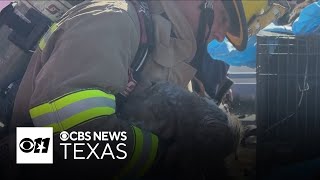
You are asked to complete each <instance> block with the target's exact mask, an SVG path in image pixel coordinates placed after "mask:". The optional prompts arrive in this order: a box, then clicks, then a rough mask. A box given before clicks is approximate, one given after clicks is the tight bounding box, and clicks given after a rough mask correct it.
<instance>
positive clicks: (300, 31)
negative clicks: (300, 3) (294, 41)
mask: <svg viewBox="0 0 320 180" xmlns="http://www.w3.org/2000/svg"><path fill="white" fill-rule="evenodd" d="M292 31H293V33H294V34H297V35H306V34H310V33H319V32H320V1H317V2H314V3H312V4H310V5H308V6H307V7H305V8H304V9H302V10H301V12H300V16H299V17H298V18H297V19H296V20H295V21H294V23H293V24H292Z"/></svg>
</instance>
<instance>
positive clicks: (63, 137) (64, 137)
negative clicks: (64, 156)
mask: <svg viewBox="0 0 320 180" xmlns="http://www.w3.org/2000/svg"><path fill="white" fill-rule="evenodd" d="M60 139H61V141H67V140H68V139H69V133H68V132H67V131H62V132H61V133H60Z"/></svg>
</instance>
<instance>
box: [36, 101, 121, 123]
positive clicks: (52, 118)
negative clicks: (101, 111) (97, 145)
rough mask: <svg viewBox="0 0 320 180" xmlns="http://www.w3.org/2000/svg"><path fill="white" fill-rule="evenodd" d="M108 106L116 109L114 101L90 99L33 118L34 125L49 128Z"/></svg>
mask: <svg viewBox="0 0 320 180" xmlns="http://www.w3.org/2000/svg"><path fill="white" fill-rule="evenodd" d="M106 106H107V107H110V108H114V109H115V108H116V103H115V101H114V100H112V99H108V98H104V97H95V98H88V99H84V100H81V101H77V102H75V103H72V104H70V105H67V106H65V107H63V108H62V109H60V110H57V111H54V112H51V113H47V114H43V115H41V116H38V117H36V118H33V123H34V125H35V126H40V127H41V126H47V125H49V124H54V123H58V122H61V121H63V120H65V119H67V118H69V117H71V116H73V115H76V114H78V113H80V112H83V111H85V110H88V109H92V108H96V107H106Z"/></svg>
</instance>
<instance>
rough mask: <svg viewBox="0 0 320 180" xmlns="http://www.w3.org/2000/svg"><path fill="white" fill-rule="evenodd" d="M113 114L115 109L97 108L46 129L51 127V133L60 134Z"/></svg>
mask: <svg viewBox="0 0 320 180" xmlns="http://www.w3.org/2000/svg"><path fill="white" fill-rule="evenodd" d="M114 113H115V109H113V108H110V107H97V108H92V109H89V110H86V111H82V112H80V113H78V114H76V115H74V116H71V117H70V118H68V119H65V120H63V121H61V122H60V125H59V123H54V124H50V125H48V127H53V133H56V132H61V131H64V130H66V129H69V128H72V127H74V126H76V125H78V124H80V123H83V122H85V121H88V120H90V119H94V118H97V117H99V116H106V115H111V114H114Z"/></svg>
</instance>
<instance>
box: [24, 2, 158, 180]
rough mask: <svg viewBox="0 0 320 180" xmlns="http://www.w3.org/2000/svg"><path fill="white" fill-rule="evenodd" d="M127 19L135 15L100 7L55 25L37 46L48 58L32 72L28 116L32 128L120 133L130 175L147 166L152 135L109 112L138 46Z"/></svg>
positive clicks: (154, 150) (153, 141) (153, 140)
mask: <svg viewBox="0 0 320 180" xmlns="http://www.w3.org/2000/svg"><path fill="white" fill-rule="evenodd" d="M101 3H104V2H101ZM106 8H108V7H106ZM129 8H133V7H129ZM102 9H103V8H102ZM131 11H132V10H131ZM132 19H137V17H130V15H128V13H127V12H125V11H120V10H116V11H107V10H105V9H103V10H102V11H99V10H94V12H92V13H91V12H82V13H81V14H80V13H79V14H76V15H75V16H73V17H72V18H68V20H66V21H64V22H63V23H61V24H60V25H57V27H56V28H54V30H55V31H54V32H53V33H52V36H53V38H49V39H48V38H47V39H48V41H47V42H46V43H45V47H43V46H42V48H41V49H43V55H42V58H45V57H47V56H48V58H47V59H41V61H42V62H43V63H44V65H43V67H42V69H41V70H40V72H39V73H38V74H36V75H35V81H34V91H33V95H32V97H31V101H30V115H31V118H32V121H33V123H34V125H35V126H40V127H43V126H45V127H53V130H54V133H59V132H61V131H69V130H70V129H71V130H72V129H73V130H74V129H76V130H80V131H86V130H89V131H90V130H91V131H103V130H105V131H126V132H127V137H128V140H127V143H128V144H127V149H128V151H129V153H128V158H127V159H129V160H128V162H127V164H126V165H125V167H124V173H127V174H130V175H132V176H133V175H143V174H144V172H146V171H147V169H148V168H149V167H150V166H151V165H152V163H153V161H154V160H155V158H156V154H157V149H158V137H157V136H156V135H154V134H152V133H150V132H145V131H142V130H141V129H139V128H138V127H134V126H131V125H130V124H128V123H126V121H121V120H120V119H117V118H116V117H115V115H114V113H115V108H116V104H115V96H114V95H115V94H116V93H118V92H121V91H123V90H124V89H125V86H126V83H127V80H128V68H129V66H130V63H131V60H132V59H133V58H134V55H135V53H136V51H137V48H138V45H139V29H138V26H139V24H137V23H136V22H134V20H132ZM42 45H43V44H42ZM50 48H52V51H51V50H50ZM48 53H49V54H50V55H47V54H48Z"/></svg>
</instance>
